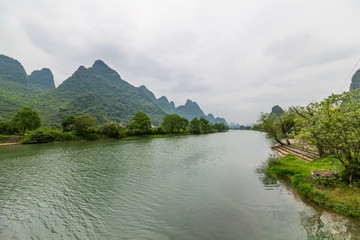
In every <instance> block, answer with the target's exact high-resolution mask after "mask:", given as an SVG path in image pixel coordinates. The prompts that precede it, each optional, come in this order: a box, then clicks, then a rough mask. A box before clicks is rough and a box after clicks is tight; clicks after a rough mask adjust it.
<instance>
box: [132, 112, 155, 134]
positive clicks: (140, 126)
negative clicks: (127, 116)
mask: <svg viewBox="0 0 360 240" xmlns="http://www.w3.org/2000/svg"><path fill="white" fill-rule="evenodd" d="M129 129H130V132H131V133H132V134H134V135H143V134H148V133H150V131H151V121H150V118H149V117H148V115H146V114H145V113H144V112H142V111H138V112H137V113H135V115H134V117H133V120H132V121H131V122H130V126H129Z"/></svg>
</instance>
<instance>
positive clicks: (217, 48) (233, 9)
mask: <svg viewBox="0 0 360 240" xmlns="http://www.w3.org/2000/svg"><path fill="white" fill-rule="evenodd" d="M359 12H360V1H358V0H353V1H350V0H349V1H347V0H343V1H339V0H336V1H332V0H316V1H314V0H301V1H300V0H298V1H291V0H263V1H260V0H249V1H241V0H234V1H227V0H221V1H220V0H218V1H211V0H204V1H202V0H188V1H187V0H180V1H177V0H151V1H150V0H143V1H142V0H127V1H121V0H102V1H89V0H86V1H85V0H61V1H60V0H59V1H55V0H54V1H52V0H32V1H26V0H12V1H9V0H0V32H1V34H0V53H1V54H5V55H8V56H10V57H12V58H15V59H17V60H19V61H20V62H21V63H22V64H23V66H24V67H25V70H26V71H27V73H28V74H30V73H31V72H32V71H33V70H36V69H41V68H44V67H47V68H50V69H51V71H52V72H53V74H54V77H55V84H56V85H59V84H60V83H61V82H63V81H64V80H66V79H67V78H68V77H70V76H71V75H72V73H73V72H74V71H75V70H76V69H77V68H78V67H79V66H80V65H84V66H85V67H90V66H91V65H92V64H93V62H94V61H95V60H97V59H101V60H103V61H104V62H105V63H106V64H107V65H109V66H110V67H111V68H113V69H115V70H116V71H117V72H118V73H119V74H120V76H121V77H122V78H123V79H124V80H126V81H128V82H129V83H130V84H132V85H134V86H140V85H145V86H147V88H148V89H150V90H151V91H153V92H154V94H155V95H156V97H157V98H159V97H161V96H163V95H165V96H167V98H168V99H169V100H173V101H174V102H175V104H176V106H179V105H183V104H184V103H185V101H186V99H188V98H189V99H191V100H193V101H196V102H197V103H198V104H199V105H200V106H201V108H202V109H203V110H204V112H205V113H206V114H207V113H210V112H211V113H213V114H214V115H215V116H220V117H225V118H226V119H227V120H228V122H236V123H240V124H246V123H252V122H255V121H256V120H257V118H258V116H259V114H260V112H270V111H271V107H272V106H274V105H277V104H278V105H280V106H281V107H283V108H287V107H289V106H292V105H307V104H308V103H309V102H310V101H319V100H321V99H323V98H324V97H326V96H328V95H330V94H331V93H336V92H341V91H343V90H348V88H349V85H350V78H347V76H348V74H349V73H350V72H351V69H352V68H353V67H354V65H355V64H356V62H357V61H358V59H359V58H360V49H359V46H360V44H359V43H360V30H359V22H360V14H359Z"/></svg>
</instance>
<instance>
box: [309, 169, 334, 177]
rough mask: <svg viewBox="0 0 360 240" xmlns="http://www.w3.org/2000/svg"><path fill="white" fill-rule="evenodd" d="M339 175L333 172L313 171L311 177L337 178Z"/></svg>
mask: <svg viewBox="0 0 360 240" xmlns="http://www.w3.org/2000/svg"><path fill="white" fill-rule="evenodd" d="M336 176H337V173H336V172H334V171H331V170H312V171H311V177H313V178H316V177H326V178H329V177H336Z"/></svg>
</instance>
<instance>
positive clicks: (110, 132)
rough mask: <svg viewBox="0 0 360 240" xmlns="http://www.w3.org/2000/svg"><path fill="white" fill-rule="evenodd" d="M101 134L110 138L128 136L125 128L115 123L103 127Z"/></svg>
mask: <svg viewBox="0 0 360 240" xmlns="http://www.w3.org/2000/svg"><path fill="white" fill-rule="evenodd" d="M100 132H101V133H102V134H103V135H105V136H106V137H109V138H123V137H125V136H126V129H125V127H123V126H121V125H120V124H119V123H115V122H108V123H105V124H104V125H102V126H101V128H100Z"/></svg>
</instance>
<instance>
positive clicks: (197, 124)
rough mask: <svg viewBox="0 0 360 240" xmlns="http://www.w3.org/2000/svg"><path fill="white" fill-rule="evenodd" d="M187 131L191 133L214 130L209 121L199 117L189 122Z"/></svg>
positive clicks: (203, 132) (204, 132)
mask: <svg viewBox="0 0 360 240" xmlns="http://www.w3.org/2000/svg"><path fill="white" fill-rule="evenodd" d="M189 132H190V133H193V134H206V133H211V132H215V131H214V129H213V127H212V125H211V124H210V123H209V121H208V120H207V119H206V118H204V117H201V118H200V119H197V118H194V119H193V120H191V122H190V124H189Z"/></svg>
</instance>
